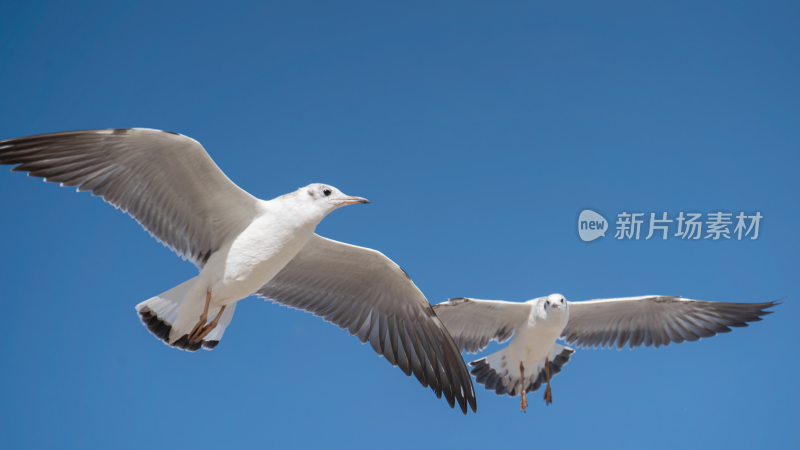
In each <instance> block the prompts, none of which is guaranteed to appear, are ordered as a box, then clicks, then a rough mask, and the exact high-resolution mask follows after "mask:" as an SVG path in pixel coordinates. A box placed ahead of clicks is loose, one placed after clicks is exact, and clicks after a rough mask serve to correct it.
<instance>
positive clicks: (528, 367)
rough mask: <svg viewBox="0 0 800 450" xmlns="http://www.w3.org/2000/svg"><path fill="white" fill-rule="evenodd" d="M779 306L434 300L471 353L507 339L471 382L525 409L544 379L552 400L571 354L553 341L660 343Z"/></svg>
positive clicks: (690, 337)
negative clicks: (553, 381)
mask: <svg viewBox="0 0 800 450" xmlns="http://www.w3.org/2000/svg"><path fill="white" fill-rule="evenodd" d="M777 304H778V303H777V302H766V303H723V302H708V301H698V300H690V299H685V298H680V297H671V296H660V295H650V296H642V297H628V298H614V299H603V300H590V301H584V302H568V301H567V300H566V299H565V298H564V296H562V295H560V294H552V295H549V296H547V297H541V298H537V299H533V300H530V301H527V302H524V303H515V302H506V301H497V300H477V299H470V298H456V299H450V300H449V301H447V302H444V303H440V304H438V305H434V309H435V310H436V313H437V314H438V315H439V317H440V318H441V320H442V321H443V322H444V324H445V326H446V327H447V329H448V330H449V331H450V334H451V335H452V336H453V339H455V341H456V345H458V347H459V348H460V349H462V350H464V351H466V352H468V353H477V352H479V351H480V350H483V349H484V348H486V346H487V345H488V344H489V342H490V341H493V340H494V341H497V342H500V343H502V342H505V341H508V340H509V339H511V342H510V343H509V345H508V346H507V347H506V348H504V349H502V350H500V351H498V352H495V353H493V354H491V355H489V356H487V357H485V358H482V359H479V360H477V361H473V362H471V363H470V365H471V366H473V369H472V374H473V375H474V376H475V381H476V382H477V383H479V384H483V385H484V386H485V388H486V389H487V390H493V391H495V393H496V394H498V395H504V394H508V395H509V396H512V397H513V396H516V395H520V394H522V397H523V398H522V399H521V402H522V409H523V410H524V409H525V406H526V405H527V401H526V400H525V398H524V397H525V395H524V394H525V393H526V392H533V391H536V390H537V389H539V387H540V386H541V385H542V384H548V390H547V391H546V392H545V400H547V401H548V403H549V402H551V401H552V395H551V394H549V378H550V377H552V376H554V375H555V374H557V373H559V372H560V371H561V368H562V367H563V366H564V365H565V364H566V363H567V362H569V359H570V356H571V355H572V353H574V350H573V349H571V348H569V347H565V346H563V345H561V344H558V343H556V340H558V339H563V340H564V341H565V343H566V344H567V345H572V344H575V345H576V346H577V347H593V348H596V347H600V348H603V347H605V346H608V347H613V346H615V345H616V347H617V348H618V349H621V348H622V347H624V346H625V345H629V347H630V348H634V347H637V346H640V345H644V346H650V345H654V346H655V347H659V346H660V345H669V344H670V342H675V343H681V342H684V341H696V340H699V339H700V338H703V337H710V336H715V335H716V334H717V333H724V332H728V331H731V329H730V327H746V326H748V325H747V323H748V322H756V321H759V320H761V317H762V316H765V315H767V314H771V313H772V311H765V309H767V308H770V307H772V306H775V305H777ZM512 336H513V338H512ZM545 369H547V370H545ZM522 370H524V375H525V376H524V378H523V377H522V376H521V375H522ZM548 372H549V373H548Z"/></svg>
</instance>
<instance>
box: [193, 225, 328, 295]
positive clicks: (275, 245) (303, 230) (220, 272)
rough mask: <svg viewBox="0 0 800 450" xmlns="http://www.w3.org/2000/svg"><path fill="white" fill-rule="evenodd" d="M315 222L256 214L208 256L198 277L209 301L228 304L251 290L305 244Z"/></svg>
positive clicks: (270, 277) (287, 261) (250, 292)
mask: <svg viewBox="0 0 800 450" xmlns="http://www.w3.org/2000/svg"><path fill="white" fill-rule="evenodd" d="M314 228H315V226H314V224H308V225H306V226H302V227H293V226H291V224H286V223H285V222H281V221H280V220H276V219H275V218H274V216H272V215H263V216H261V217H260V218H257V219H256V220H255V221H254V222H253V223H252V224H251V225H250V226H249V227H248V228H247V229H246V230H245V231H244V232H242V234H240V235H239V236H238V237H237V238H236V239H235V240H234V241H233V242H232V243H231V244H230V245H228V246H227V247H225V248H222V249H220V250H219V251H217V252H216V253H214V254H213V255H211V258H209V260H208V263H206V265H205V266H204V267H203V270H202V271H201V272H200V278H201V279H202V281H203V283H202V284H205V286H207V288H208V289H210V291H211V304H212V305H215V306H222V305H229V304H231V303H235V302H237V301H239V300H241V299H243V298H245V297H248V296H250V295H252V294H254V293H255V292H256V291H257V290H258V289H260V288H261V287H262V286H264V285H265V284H266V283H267V282H269V280H271V279H272V278H273V277H274V276H275V275H277V274H278V272H280V271H281V269H283V268H284V267H285V266H286V264H288V263H289V261H291V260H292V258H294V257H295V255H297V253H298V252H299V251H300V250H301V249H302V248H303V246H305V245H306V243H307V242H308V240H309V238H310V237H311V235H312V234H313V233H314Z"/></svg>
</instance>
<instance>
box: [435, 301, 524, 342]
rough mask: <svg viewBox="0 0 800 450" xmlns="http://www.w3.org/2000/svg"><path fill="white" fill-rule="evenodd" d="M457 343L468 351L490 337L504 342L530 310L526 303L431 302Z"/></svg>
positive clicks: (487, 340)
mask: <svg viewBox="0 0 800 450" xmlns="http://www.w3.org/2000/svg"><path fill="white" fill-rule="evenodd" d="M433 309H434V310H435V311H436V314H438V315H439V318H440V319H442V322H444V325H445V326H446V327H447V330H448V331H450V335H451V336H453V339H455V341H456V345H458V348H459V349H461V350H466V351H467V353H478V352H479V351H481V350H483V349H484V348H486V346H487V345H489V341H492V340H494V341H497V342H500V343H503V342H505V341H507V340H509V339H511V336H513V335H514V331H515V330H516V329H517V327H519V326H521V325H523V324H524V323H525V322H526V321H527V320H528V316H530V314H531V305H530V304H529V303H513V302H504V301H498V300H476V299H472V298H451V299H450V300H448V301H446V302H444V303H439V304H438V305H433Z"/></svg>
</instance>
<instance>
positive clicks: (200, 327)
mask: <svg viewBox="0 0 800 450" xmlns="http://www.w3.org/2000/svg"><path fill="white" fill-rule="evenodd" d="M205 328H207V326H206V318H205V317H200V321H199V322H197V325H195V326H194V328H192V332H191V333H189V338H188V339H189V342H195V341H196V340H197V337H198V336H199V335H200V334H201V333H202V332H203V331H204V330H205ZM209 331H211V330H209ZM206 334H208V333H206Z"/></svg>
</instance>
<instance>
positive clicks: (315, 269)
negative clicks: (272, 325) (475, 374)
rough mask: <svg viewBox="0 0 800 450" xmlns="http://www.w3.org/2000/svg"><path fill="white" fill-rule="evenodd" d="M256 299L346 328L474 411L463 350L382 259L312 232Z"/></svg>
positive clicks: (410, 285)
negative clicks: (309, 314)
mask: <svg viewBox="0 0 800 450" xmlns="http://www.w3.org/2000/svg"><path fill="white" fill-rule="evenodd" d="M256 294H257V295H258V296H260V297H264V298H265V299H267V300H271V301H273V302H276V303H279V304H281V305H284V306H288V307H290V308H295V309H300V310H303V311H307V312H310V313H313V314H314V315H315V316H318V317H322V319H323V320H325V321H327V322H331V323H333V324H334V325H337V326H338V327H339V328H342V329H346V330H347V331H349V332H350V335H351V336H353V335H355V336H358V339H359V340H360V341H361V342H362V343H366V342H369V343H370V345H372V348H373V350H375V352H376V353H377V354H379V355H383V356H385V357H386V359H387V360H388V361H389V362H390V363H391V364H392V365H393V366H400V368H401V369H402V370H403V372H405V374H406V375H408V376H411V374H412V373H413V374H414V375H415V376H416V377H417V379H418V380H419V382H420V383H421V384H422V385H423V386H425V387H427V386H430V387H431V389H433V391H434V392H435V393H436V396H437V397H439V398H441V396H442V393H444V395H445V397H446V398H447V401H448V403H449V404H450V407H451V408H452V407H454V405H455V402H454V399H455V400H458V404H459V405H460V406H461V410H462V411H463V412H464V414H466V413H467V402H469V404H470V406H471V407H472V411H473V412H474V411H476V404H475V390H474V389H473V387H472V379H471V378H470V376H469V372H468V371H467V366H466V365H465V364H464V360H463V359H462V358H461V352H460V351H459V350H458V349H457V348H456V345H455V343H454V342H453V339H452V338H451V337H450V334H449V333H448V332H447V329H446V328H445V326H444V325H443V324H442V322H441V321H440V320H439V318H438V317H437V316H436V313H435V312H434V311H433V308H431V305H430V304H429V303H428V301H427V300H426V299H425V296H424V295H422V292H420V290H419V289H418V288H417V287H416V286H415V285H414V283H413V282H412V281H411V278H410V277H409V276H408V275H407V274H406V273H405V272H404V271H403V269H401V268H400V266H398V265H397V264H395V263H393V262H392V261H391V260H390V259H389V258H387V257H386V256H384V255H383V254H382V253H380V252H377V251H375V250H370V249H367V248H363V247H356V246H353V245H348V244H343V243H341V242H336V241H332V240H330V239H325V238H323V237H320V236H317V235H316V234H315V235H313V236H312V237H311V239H310V240H309V242H308V244H306V245H305V247H303V249H302V250H301V251H300V252H299V253H298V254H297V256H295V257H294V258H293V259H292V260H291V261H290V262H289V264H287V265H286V267H284V268H283V269H282V270H281V271H280V272H279V273H278V274H277V275H276V276H275V277H274V278H273V279H272V280H270V282H269V283H267V284H266V285H264V286H263V287H262V288H261V289H260V290H259V291H258V292H257V293H256Z"/></svg>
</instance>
